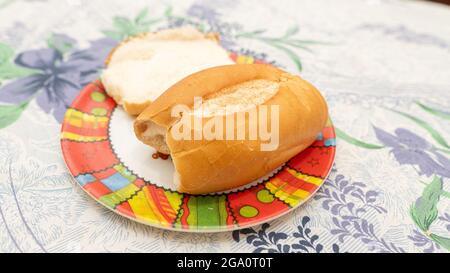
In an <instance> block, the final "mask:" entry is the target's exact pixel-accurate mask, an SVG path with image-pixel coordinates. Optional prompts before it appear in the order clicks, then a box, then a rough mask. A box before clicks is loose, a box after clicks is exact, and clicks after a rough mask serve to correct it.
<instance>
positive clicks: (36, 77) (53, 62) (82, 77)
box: [0, 37, 116, 122]
mask: <svg viewBox="0 0 450 273" xmlns="http://www.w3.org/2000/svg"><path fill="white" fill-rule="evenodd" d="M67 39H69V38H68V37H67ZM68 41H69V40H68ZM71 41H73V40H71ZM115 43H116V42H115V41H114V40H112V39H101V40H97V41H94V42H92V43H91V47H89V48H88V49H85V50H80V51H75V52H74V53H72V54H69V56H68V57H67V58H65V56H64V55H63V54H62V52H61V51H59V50H57V49H55V48H45V49H36V50H29V51H25V52H23V53H21V54H19V55H18V56H17V57H16V59H15V63H16V64H17V65H19V66H22V67H25V68H29V69H33V70H35V71H36V73H34V74H32V75H30V76H26V77H23V78H20V79H17V80H15V81H12V82H10V83H8V84H6V85H4V86H2V87H1V88H0V93H1V94H2V96H1V97H0V101H1V102H5V103H12V104H19V103H23V102H25V101H29V100H31V99H33V98H36V102H37V104H38V105H39V107H41V108H42V109H43V110H44V111H45V112H47V113H52V114H53V116H54V117H55V118H56V120H57V121H58V122H61V121H62V120H63V117H64V113H65V111H66V109H67V107H69V105H70V103H71V102H72V100H73V99H74V98H75V96H76V95H77V94H78V92H79V91H80V89H81V88H82V87H83V86H84V85H85V84H87V83H89V81H92V80H93V79H94V78H95V77H96V76H97V72H98V70H99V69H100V68H101V67H102V66H103V60H104V59H105V58H106V55H107V54H108V52H109V50H110V49H111V48H112V47H113V46H114V45H115Z"/></svg>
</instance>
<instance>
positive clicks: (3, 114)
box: [0, 102, 28, 129]
mask: <svg viewBox="0 0 450 273" xmlns="http://www.w3.org/2000/svg"><path fill="white" fill-rule="evenodd" d="M27 105H28V102H25V103H22V104H19V105H0V129H2V128H5V127H7V126H9V125H11V124H12V123H14V122H15V121H16V120H18V119H19V117H20V115H21V114H22V112H23V110H25V108H26V107H27Z"/></svg>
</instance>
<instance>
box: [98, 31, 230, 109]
mask: <svg viewBox="0 0 450 273" xmlns="http://www.w3.org/2000/svg"><path fill="white" fill-rule="evenodd" d="M232 63H233V62H232V60H231V59H230V58H229V56H228V53H227V52H226V51H225V50H224V49H223V48H222V47H220V45H218V44H217V41H215V40H214V39H211V38H208V37H206V36H205V35H204V34H203V33H201V32H199V31H198V30H196V29H194V28H192V27H190V28H180V29H170V30H163V31H160V32H157V33H148V34H145V35H140V36H138V37H136V38H134V39H130V40H128V41H125V42H124V43H122V44H121V45H120V46H119V47H117V48H116V49H115V50H114V52H113V53H112V55H111V57H110V59H109V61H108V67H107V68H106V69H105V70H104V71H103V74H102V76H101V80H102V82H103V85H104V86H105V89H106V92H107V93H108V94H109V95H110V96H111V97H113V98H114V99H115V100H116V102H117V103H118V104H121V105H122V104H124V103H128V104H129V105H133V104H135V105H137V106H139V105H141V104H144V103H148V101H153V100H155V99H156V98H157V97H159V95H161V93H162V92H164V91H165V90H166V89H167V88H169V87H170V86H172V85H173V84H175V83H176V82H178V81H179V80H181V79H182V78H184V77H186V76H188V75H190V74H192V73H195V72H198V71H200V70H203V69H206V68H209V67H213V66H219V65H225V64H232ZM131 110H135V109H131V108H130V111H131ZM127 112H128V110H127ZM133 112H134V113H133V114H137V113H136V111H133ZM137 112H139V109H137Z"/></svg>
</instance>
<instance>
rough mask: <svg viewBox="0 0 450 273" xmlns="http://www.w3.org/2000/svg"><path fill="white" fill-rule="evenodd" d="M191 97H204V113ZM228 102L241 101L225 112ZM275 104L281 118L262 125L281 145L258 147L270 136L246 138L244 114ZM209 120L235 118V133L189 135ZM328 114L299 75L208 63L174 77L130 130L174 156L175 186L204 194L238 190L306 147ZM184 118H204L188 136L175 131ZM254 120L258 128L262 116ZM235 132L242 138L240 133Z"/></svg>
mask: <svg viewBox="0 0 450 273" xmlns="http://www.w3.org/2000/svg"><path fill="white" fill-rule="evenodd" d="M194 97H201V98H202V99H203V104H202V106H203V109H201V110H202V111H201V113H203V114H204V115H203V116H200V115H199V112H198V109H197V108H194ZM180 104H182V105H186V106H187V107H188V110H189V111H188V112H183V113H182V114H178V115H175V116H173V115H172V109H173V107H174V106H176V105H180ZM231 104H234V105H238V106H237V107H235V108H233V109H234V110H233V111H232V112H224V111H223V110H224V109H225V107H226V106H227V105H231ZM277 106H278V113H279V116H278V119H276V120H275V119H274V120H272V119H270V118H269V119H268V121H267V126H268V127H267V128H270V129H273V130H275V129H278V130H277V131H278V134H279V138H278V146H277V147H276V149H274V150H262V145H264V144H267V139H263V138H262V137H261V136H260V135H258V136H257V137H256V138H254V137H253V139H252V138H251V132H250V125H249V124H250V121H251V120H250V119H251V115H250V114H249V112H250V111H252V110H255V111H259V110H261V109H263V108H264V107H266V108H267V107H268V108H269V109H270V110H267V111H268V113H269V112H270V114H272V111H275V110H272V109H277ZM258 113H260V112H258ZM274 113H275V112H274ZM175 114H176V111H175ZM239 115H241V116H240V117H241V119H239ZM259 116H260V114H258V117H259ZM261 116H262V115H261ZM242 117H244V118H242ZM214 118H216V119H217V120H220V119H223V123H224V124H225V123H226V119H227V118H228V119H230V120H233V121H234V124H235V126H234V127H232V128H233V131H231V132H230V136H231V135H233V136H234V137H235V139H231V140H230V139H229V137H228V139H227V135H226V134H227V132H223V134H222V136H223V138H222V139H221V138H220V137H216V138H215V139H206V138H205V137H204V138H202V139H200V140H196V139H194V136H195V135H196V134H199V133H200V134H201V133H202V132H203V133H205V131H204V130H205V127H206V126H207V124H208V122H209V121H211V120H212V119H214ZM327 118H328V111H327V105H326V103H325V100H324V99H323V97H322V96H321V94H320V93H319V91H318V90H317V89H316V88H315V87H314V86H312V85H311V84H309V83H308V82H306V81H305V80H303V79H301V78H300V77H298V76H294V75H291V74H289V73H287V72H284V71H282V70H280V69H278V68H275V67H273V66H271V65H264V64H239V65H237V64H235V65H225V66H219V67H214V68H209V69H206V70H203V71H200V72H198V73H195V74H192V75H190V76H188V77H186V78H184V79H183V80H181V81H179V82H178V83H176V84H175V85H173V86H172V87H170V88H169V89H168V90H167V91H165V92H164V93H163V94H162V95H161V96H160V97H159V98H158V99H156V100H155V101H154V102H153V103H152V104H151V105H150V106H149V107H147V108H146V109H145V110H144V111H143V112H142V113H141V114H140V115H139V116H138V117H137V119H136V120H135V123H134V130H135V133H136V136H137V137H138V139H139V140H141V141H142V142H144V143H146V144H148V145H150V146H152V147H154V148H155V149H157V150H158V151H159V152H162V153H166V154H170V155H171V157H172V160H173V164H174V166H175V170H176V171H175V174H174V183H175V184H176V185H177V188H178V190H179V191H180V192H186V193H191V194H204V193H211V192H218V191H224V190H227V189H232V188H236V187H239V186H242V185H244V184H247V183H249V182H251V181H253V180H255V179H257V178H259V177H262V176H264V175H266V174H268V173H269V172H271V171H272V170H274V169H276V168H277V167H279V166H280V165H281V164H283V163H284V162H286V161H287V160H289V159H290V158H291V157H293V156H295V155H296V154H298V153H299V152H301V151H302V150H303V149H305V148H306V147H308V146H309V145H311V143H312V142H314V140H315V139H316V137H317V134H318V133H319V132H320V131H321V130H322V128H323V127H324V126H325V123H326V121H327ZM183 119H185V120H189V121H190V122H192V123H191V125H192V124H194V122H195V121H201V122H202V127H201V128H200V131H201V130H203V131H201V132H199V130H198V128H197V130H196V128H195V127H194V128H192V129H191V130H190V131H189V135H190V136H191V140H189V139H179V137H174V135H175V134H174V132H177V131H174V130H178V131H180V129H179V128H180V127H179V125H180V124H181V122H182V121H183ZM239 120H240V121H241V122H239ZM242 121H244V122H242ZM257 121H258V124H257V126H258V128H262V127H261V126H262V125H263V124H262V123H261V120H259V119H258V120H257ZM277 126H278V128H277ZM227 130H228V128H227ZM239 130H240V131H239ZM211 131H213V130H211ZM243 131H244V132H245V137H244V139H242V132H243ZM239 132H241V138H240V139H237V137H236V136H237V135H239Z"/></svg>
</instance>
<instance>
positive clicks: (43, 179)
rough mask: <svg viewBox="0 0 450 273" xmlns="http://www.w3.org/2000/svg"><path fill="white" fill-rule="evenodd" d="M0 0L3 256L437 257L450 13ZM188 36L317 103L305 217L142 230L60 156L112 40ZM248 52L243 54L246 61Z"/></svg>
mask: <svg viewBox="0 0 450 273" xmlns="http://www.w3.org/2000/svg"><path fill="white" fill-rule="evenodd" d="M130 3H131V2H130V1H119V0H115V1H97V0H96V1H92V0H89V1H87V0H86V1H82V0H66V1H60V0H52V1H50V0H48V1H46V0H34V1H31V0H30V1H13V0H0V82H1V85H0V128H1V129H0V252H31V251H37V252H79V251H95V252H97V251H101V252H109V251H111V252H122V251H126V252H156V251H158V252H161V251H163V252H223V251H232V252H446V251H448V250H449V249H450V8H448V7H445V6H443V5H438V4H430V3H425V2H419V1H417V2H416V1H400V0H385V1H382V0H366V1H363V0H347V1H326V0H321V1H317V0H314V1H313V0H308V1H294V0H292V1H256V0H250V1H249V0H246V1H242V0H241V1H239V0H235V1H225V0H224V1H202V0H198V1H177V2H176V3H175V2H170V1H160V2H156V1H152V2H151V3H150V2H149V1H132V4H130ZM185 24H191V25H195V26H197V27H199V28H201V29H203V30H205V31H217V32H220V34H221V36H222V43H223V46H224V47H226V48H227V49H228V50H229V51H232V52H235V53H236V54H238V56H242V58H249V59H252V58H258V59H263V60H264V61H266V62H273V63H275V64H277V65H279V66H281V67H284V68H285V69H287V70H289V71H291V72H293V73H299V74H301V75H302V76H303V77H304V78H305V79H307V80H309V81H311V82H312V83H314V84H315V85H316V86H317V87H318V88H319V89H320V90H321V91H322V92H323V93H324V94H325V96H326V98H327V100H328V103H329V107H330V113H331V117H332V119H333V121H334V123H335V126H336V130H337V134H338V140H337V156H336V161H335V165H334V168H333V171H332V173H331V174H330V176H329V178H328V179H327V181H326V183H325V184H324V186H323V187H322V188H321V190H320V191H319V192H318V193H317V194H316V196H315V197H314V198H313V199H312V200H310V201H309V202H308V203H307V204H305V205H304V206H302V207H301V208H299V209H297V210H295V211H294V212H292V213H289V214H287V215H285V216H283V217H281V218H278V219H277V220H274V221H272V222H270V223H267V224H263V225H261V226H256V227H254V228H251V229H244V230H241V231H235V232H225V233H210V234H186V233H179V232H171V231H166V230H161V229H157V228H152V227H147V226H144V225H141V224H138V223H135V222H132V221H129V220H127V219H124V218H123V217H121V216H118V215H116V214H114V213H112V212H110V211H109V210H107V209H105V208H103V207H102V206H100V205H99V204H97V203H96V202H95V201H94V200H92V199H91V198H89V197H88V196H87V195H86V194H85V193H84V192H83V191H82V190H81V189H80V188H79V187H78V186H76V185H75V184H74V181H73V180H72V177H71V176H70V175H69V173H68V171H67V169H66V167H65V164H64V162H63V159H62V155H61V150H60V144H59V132H60V123H61V121H62V119H63V116H64V112H65V110H66V108H67V107H68V105H70V103H71V101H72V100H73V98H74V97H75V96H76V95H77V94H78V92H79V90H80V89H81V88H82V87H83V86H84V85H85V84H86V83H88V82H90V81H91V80H93V79H95V78H96V77H97V75H98V72H99V71H100V70H101V68H102V64H103V60H104V58H105V56H106V54H107V53H108V51H109V50H110V49H111V48H112V47H113V46H114V45H115V44H117V42H118V40H120V39H123V38H125V37H127V36H130V35H134V34H137V33H140V32H143V31H149V30H157V29H161V28H166V27H171V26H178V25H185ZM245 56H247V57H245Z"/></svg>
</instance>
